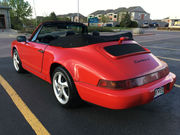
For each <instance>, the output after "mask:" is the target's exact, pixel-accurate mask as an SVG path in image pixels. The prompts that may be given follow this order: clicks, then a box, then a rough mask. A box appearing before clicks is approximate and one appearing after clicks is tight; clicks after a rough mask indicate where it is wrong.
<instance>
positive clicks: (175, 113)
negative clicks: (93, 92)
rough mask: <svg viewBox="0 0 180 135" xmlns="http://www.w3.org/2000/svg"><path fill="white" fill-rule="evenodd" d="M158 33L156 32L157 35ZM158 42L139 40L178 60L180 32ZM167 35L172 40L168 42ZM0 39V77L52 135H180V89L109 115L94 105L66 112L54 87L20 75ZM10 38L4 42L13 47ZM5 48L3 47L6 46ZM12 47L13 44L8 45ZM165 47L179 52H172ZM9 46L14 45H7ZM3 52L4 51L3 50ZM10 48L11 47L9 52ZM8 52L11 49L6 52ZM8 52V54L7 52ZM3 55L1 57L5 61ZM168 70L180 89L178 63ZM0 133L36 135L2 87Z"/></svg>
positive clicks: (172, 62) (112, 111) (28, 74)
mask: <svg viewBox="0 0 180 135" xmlns="http://www.w3.org/2000/svg"><path fill="white" fill-rule="evenodd" d="M155 33H156V32H155ZM158 34H160V35H161V36H160V35H158V38H157V39H159V40H154V38H155V37H154V36H153V37H152V38H149V37H148V42H143V38H146V37H135V39H136V40H137V41H138V42H140V43H141V44H142V45H144V46H146V47H147V48H149V49H150V50H151V51H152V53H154V54H155V55H158V56H162V57H165V58H174V59H180V51H178V49H180V45H179V42H180V38H178V36H177V35H180V33H176V34H174V33H167V32H162V33H159V32H158ZM165 35H166V36H167V38H168V37H169V35H175V36H176V37H174V36H171V37H172V38H168V39H165ZM2 40H3V39H0V74H1V75H2V76H3V77H4V78H5V80H6V81H7V82H8V83H9V84H10V85H11V86H12V88H14V90H15V91H16V93H17V94H18V95H19V96H20V97H21V98H22V100H23V101H24V102H25V103H26V105H27V106H28V107H29V109H30V110H31V111H32V113H34V115H35V116H36V117H37V118H38V119H39V121H40V122H41V123H42V124H43V125H44V127H45V128H46V129H47V130H48V131H49V132H50V133H51V134H53V135H57V134H58V135H59V134H62V135H71V134H72V135H76V134H77V135H84V134H86V135H92V134H93V135H99V134H104V135H106V134H107V135H109V134H111V135H115V134H123V135H127V134H129V135H132V134H133V135H144V134H146V135H161V134H162V135H179V132H180V126H179V125H180V113H179V112H180V98H179V97H180V88H178V87H175V88H174V89H173V90H172V91H171V92H170V93H168V94H167V95H164V96H162V97H160V98H158V99H156V100H154V101H153V102H151V103H149V104H146V105H142V106H138V107H134V108H131V109H127V110H109V109H105V108H102V107H98V106H95V105H90V104H84V105H83V106H82V107H81V108H77V109H64V108H62V107H60V106H59V104H58V103H57V101H56V99H55V97H54V94H53V91H52V88H51V85H50V84H48V83H46V82H44V81H43V80H41V79H39V78H37V77H35V76H34V75H32V74H30V73H25V74H17V73H16V72H15V71H14V69H13V66H12V60H11V58H10V57H9V56H7V57H4V56H3V55H4V54H2V53H1V52H3V51H2V50H1V47H2V45H1V43H3V42H1V41H2ZM11 40H12V39H6V40H5V41H6V43H9V42H10V41H11ZM3 45H4V43H3ZM6 46H9V45H6ZM152 46H153V47H162V48H163V47H165V48H171V49H177V50H168V49H162V48H151V47H152ZM9 47H10V46H9ZM3 48H4V47H3ZM7 48H8V47H7ZM8 49H10V48H8ZM8 49H7V50H6V51H8ZM1 56H3V57H1ZM162 60H164V61H166V62H167V63H168V65H169V68H170V71H172V72H174V73H176V75H177V82H176V84H180V81H179V79H178V78H179V76H180V71H179V67H180V62H179V61H176V60H168V59H162ZM0 108H1V109H0V110H1V115H0V134H18V135H21V134H22V135H24V134H25V135H30V134H35V132H34V130H33V129H32V128H31V127H30V125H29V123H28V122H27V121H26V120H25V119H24V117H23V115H22V114H21V113H20V111H19V110H18V109H17V107H16V105H15V104H14V103H13V102H12V100H11V99H10V97H9V96H8V94H7V93H6V91H5V90H4V88H2V87H1V86H0Z"/></svg>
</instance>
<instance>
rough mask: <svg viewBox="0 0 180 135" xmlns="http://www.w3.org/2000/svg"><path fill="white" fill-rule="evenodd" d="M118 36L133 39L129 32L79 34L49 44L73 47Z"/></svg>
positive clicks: (113, 38) (101, 41) (114, 39)
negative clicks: (95, 34) (97, 34)
mask: <svg viewBox="0 0 180 135" xmlns="http://www.w3.org/2000/svg"><path fill="white" fill-rule="evenodd" d="M120 37H129V40H133V36H132V33H131V32H127V33H122V34H118V35H114V36H93V35H89V34H80V35H72V36H68V37H60V38H58V39H56V40H53V41H51V42H50V43H49V44H50V45H52V46H60V47H63V48H73V47H83V46H87V45H91V44H98V43H103V42H110V41H118V40H119V39H120Z"/></svg>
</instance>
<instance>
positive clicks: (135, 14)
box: [127, 6, 151, 26]
mask: <svg viewBox="0 0 180 135" xmlns="http://www.w3.org/2000/svg"><path fill="white" fill-rule="evenodd" d="M127 10H128V12H129V13H130V15H131V20H132V21H136V22H138V24H139V26H142V25H143V23H149V21H150V20H151V19H150V14H149V13H147V12H146V11H145V10H144V9H143V8H142V7H140V6H135V7H129V8H128V9H127Z"/></svg>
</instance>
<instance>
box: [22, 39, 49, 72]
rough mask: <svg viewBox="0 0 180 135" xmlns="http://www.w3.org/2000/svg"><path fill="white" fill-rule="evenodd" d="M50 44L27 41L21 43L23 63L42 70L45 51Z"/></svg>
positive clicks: (39, 70) (32, 68)
mask: <svg viewBox="0 0 180 135" xmlns="http://www.w3.org/2000/svg"><path fill="white" fill-rule="evenodd" d="M47 46H48V45H45V44H40V43H36V42H27V43H24V44H22V45H21V52H22V63H23V65H24V66H26V67H28V68H30V69H31V70H34V71H36V72H41V71H42V62H43V56H44V51H45V49H46V47H47Z"/></svg>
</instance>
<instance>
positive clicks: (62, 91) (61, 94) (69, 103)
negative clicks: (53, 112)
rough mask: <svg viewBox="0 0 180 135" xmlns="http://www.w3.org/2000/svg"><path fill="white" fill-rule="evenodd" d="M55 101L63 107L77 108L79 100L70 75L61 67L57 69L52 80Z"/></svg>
mask: <svg viewBox="0 0 180 135" xmlns="http://www.w3.org/2000/svg"><path fill="white" fill-rule="evenodd" d="M52 83H53V90H54V94H55V96H56V99H57V100H58V102H59V103H60V104H61V105H62V106H63V107H68V108H72V107H77V106H79V105H80V103H81V99H80V97H79V95H78V92H77V90H76V87H75V84H74V81H73V79H72V77H71V76H70V74H69V73H68V72H67V71H66V70H65V69H64V68H62V67H57V68H56V69H55V71H54V73H53V78H52Z"/></svg>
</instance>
